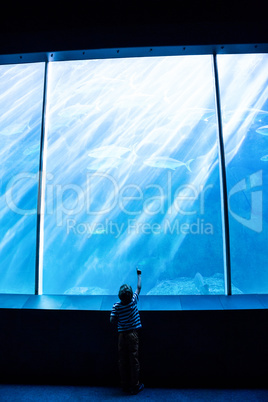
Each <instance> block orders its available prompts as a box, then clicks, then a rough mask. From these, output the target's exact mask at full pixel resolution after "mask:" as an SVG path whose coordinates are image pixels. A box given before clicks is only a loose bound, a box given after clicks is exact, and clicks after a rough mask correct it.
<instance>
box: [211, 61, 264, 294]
mask: <svg viewBox="0 0 268 402" xmlns="http://www.w3.org/2000/svg"><path fill="white" fill-rule="evenodd" d="M218 67H219V77H220V91H221V106H222V114H223V135H224V144H225V155H226V171H227V186H228V198H229V220H230V237H231V270H232V283H233V293H239V292H238V291H237V288H238V289H240V291H242V292H243V293H267V291H268V269H267V257H268V256H267V242H268V226H267V224H268V214H267V205H268V191H267V184H268V165H267V162H268V100H267V99H268V55H267V54H245V55H221V56H218Z"/></svg>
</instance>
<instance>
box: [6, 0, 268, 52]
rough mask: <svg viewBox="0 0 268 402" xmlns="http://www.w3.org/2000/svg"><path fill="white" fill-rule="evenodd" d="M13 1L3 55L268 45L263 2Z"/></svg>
mask: <svg viewBox="0 0 268 402" xmlns="http://www.w3.org/2000/svg"><path fill="white" fill-rule="evenodd" d="M60 4H61V5H59V2H58V3H57V2H54V5H51V3H48V2H46V3H40V2H36V3H35V4H31V3H30V2H29V3H28V5H27V4H26V3H25V2H22V1H20V2H9V3H7V4H6V5H5V8H4V9H3V10H2V12H1V17H0V18H1V21H0V53H17V52H25V53H26V52H35V51H51V50H54V51H56V50H65V49H87V48H101V47H130V46H163V45H202V44H221V43H226V44H227V43H264V42H268V29H267V18H266V12H265V10H266V8H265V1H264V0H256V1H255V2H254V3H253V2H241V1H239V2H238V1H235V0H234V1H232V2H231V1H223V0H214V1H211V0H207V1H195V0H184V1H181V0H179V1H178V0H177V1H176V0H173V1H170V0H167V1H164V0H161V1H160V0H147V1H146V0H143V1H140V0H137V1H133V0H132V1H122V0H117V1H116V0H115V1H112V0H111V1H110V2H107V1H102V0H99V1H87V2H80V1H76V2H75V1H69V2H68V1H65V2H60Z"/></svg>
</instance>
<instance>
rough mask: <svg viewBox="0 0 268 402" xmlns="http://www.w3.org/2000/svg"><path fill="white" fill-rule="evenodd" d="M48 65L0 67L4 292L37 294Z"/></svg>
mask: <svg viewBox="0 0 268 402" xmlns="http://www.w3.org/2000/svg"><path fill="white" fill-rule="evenodd" d="M43 78H44V63H37V64H20V65H6V66H0V110H1V116H0V144H1V145H0V186H1V187H0V223H1V224H0V292H1V293H34V282H35V280H34V275H35V254H36V253H35V251H36V213H37V193H38V169H39V150H40V132H41V130H40V129H41V114H42V99H43V85H44V83H43Z"/></svg>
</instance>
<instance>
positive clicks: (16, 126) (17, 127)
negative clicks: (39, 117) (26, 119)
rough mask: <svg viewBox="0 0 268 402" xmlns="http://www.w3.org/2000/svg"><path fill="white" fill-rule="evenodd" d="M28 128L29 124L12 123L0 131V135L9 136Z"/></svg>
mask: <svg viewBox="0 0 268 402" xmlns="http://www.w3.org/2000/svg"><path fill="white" fill-rule="evenodd" d="M26 130H27V131H28V130H30V126H29V124H21V123H13V124H10V125H9V126H7V127H5V128H4V129H3V130H1V131H0V135H5V136H10V135H14V134H22V133H24V132H25V131H26Z"/></svg>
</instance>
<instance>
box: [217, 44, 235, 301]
mask: <svg viewBox="0 0 268 402" xmlns="http://www.w3.org/2000/svg"><path fill="white" fill-rule="evenodd" d="M213 72H214V84H215V96H216V112H217V123H218V144H219V166H220V182H221V201H222V222H223V254H224V278H225V293H226V295H231V294H232V284H231V255H230V230H229V217H228V193H227V180H226V165H225V154H224V141H223V129H222V115H221V98H220V84H219V74H218V65H217V54H216V53H215V52H214V53H213Z"/></svg>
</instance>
